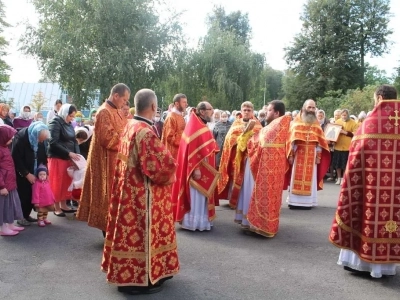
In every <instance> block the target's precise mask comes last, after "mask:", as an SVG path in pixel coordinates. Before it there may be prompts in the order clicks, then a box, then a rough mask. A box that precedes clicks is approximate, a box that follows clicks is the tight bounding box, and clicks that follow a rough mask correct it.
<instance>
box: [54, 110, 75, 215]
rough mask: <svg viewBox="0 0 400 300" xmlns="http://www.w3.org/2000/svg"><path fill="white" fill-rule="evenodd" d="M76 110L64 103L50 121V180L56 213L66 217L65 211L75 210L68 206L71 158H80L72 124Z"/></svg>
mask: <svg viewBox="0 0 400 300" xmlns="http://www.w3.org/2000/svg"><path fill="white" fill-rule="evenodd" d="M76 112H77V110H76V107H75V106H73V105H71V104H63V106H61V109H60V112H59V113H58V115H57V116H55V117H54V119H53V120H51V121H50V123H49V131H50V139H49V149H48V151H47V156H48V161H49V164H48V170H49V181H50V187H51V190H52V191H53V193H54V198H55V201H56V203H55V211H54V214H55V215H56V216H59V217H65V212H74V210H71V209H70V208H69V207H68V206H67V200H69V199H70V198H71V193H70V192H69V191H68V188H69V186H70V185H71V182H72V180H71V177H69V175H68V172H67V168H68V167H70V166H71V165H72V162H71V160H79V156H78V154H79V153H80V152H79V146H78V142H77V141H76V139H75V130H74V128H73V127H72V125H71V122H72V120H73V119H74V117H75V114H76Z"/></svg>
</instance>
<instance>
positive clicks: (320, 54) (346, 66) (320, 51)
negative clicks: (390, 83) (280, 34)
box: [285, 0, 392, 99]
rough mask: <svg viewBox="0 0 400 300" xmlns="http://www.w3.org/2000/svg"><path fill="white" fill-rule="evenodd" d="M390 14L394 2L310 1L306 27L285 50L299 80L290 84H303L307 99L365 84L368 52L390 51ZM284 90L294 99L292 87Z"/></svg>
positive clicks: (304, 23)
mask: <svg viewBox="0 0 400 300" xmlns="http://www.w3.org/2000/svg"><path fill="white" fill-rule="evenodd" d="M389 17H390V8H389V0H309V1H308V2H307V4H306V5H305V7H304V12H303V14H302V16H301V20H302V21H303V26H302V31H301V33H300V34H298V35H297V36H296V37H295V38H294V42H293V44H292V45H291V46H290V47H288V48H286V49H285V51H286V56H285V57H286V60H287V63H288V64H289V68H290V69H291V70H292V71H293V73H294V75H293V76H294V77H295V78H296V80H295V81H296V82H297V84H296V85H294V86H293V85H286V88H288V87H295V88H298V87H302V88H301V89H299V91H300V94H299V98H302V99H304V98H305V99H307V98H320V97H323V96H324V94H325V92H326V91H329V90H333V91H337V90H343V91H346V90H347V89H354V88H357V87H361V88H362V87H363V86H364V82H365V79H364V75H365V72H366V66H365V63H364V57H365V55H367V54H371V55H374V56H379V55H382V54H383V53H384V52H386V51H387V50H388V46H389V44H390V43H389V41H388V37H389V35H390V34H391V33H392V31H391V30H389V29H388V22H389ZM292 83H293V81H292ZM285 93H286V94H288V98H290V97H292V96H291V94H292V93H293V90H290V89H289V90H285ZM305 93H307V94H305Z"/></svg>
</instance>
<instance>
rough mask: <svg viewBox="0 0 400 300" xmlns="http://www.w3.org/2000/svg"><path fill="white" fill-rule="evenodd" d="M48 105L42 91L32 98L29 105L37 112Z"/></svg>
mask: <svg viewBox="0 0 400 300" xmlns="http://www.w3.org/2000/svg"><path fill="white" fill-rule="evenodd" d="M45 103H46V98H45V97H44V94H43V92H42V91H38V92H37V93H36V94H35V95H33V97H32V101H31V103H30V104H29V105H30V106H31V107H32V108H33V109H34V110H35V111H37V112H40V111H41V110H42V107H43V105H44V104H45Z"/></svg>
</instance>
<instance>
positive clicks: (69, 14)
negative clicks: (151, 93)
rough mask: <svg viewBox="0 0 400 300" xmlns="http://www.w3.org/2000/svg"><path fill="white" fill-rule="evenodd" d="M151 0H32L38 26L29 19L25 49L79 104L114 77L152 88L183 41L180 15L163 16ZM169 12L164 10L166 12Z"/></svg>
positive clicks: (87, 102)
mask: <svg viewBox="0 0 400 300" xmlns="http://www.w3.org/2000/svg"><path fill="white" fill-rule="evenodd" d="M159 2H160V1H155V0H154V1H153V0H135V1H132V0H91V1H81V0H32V3H33V4H34V6H35V8H36V11H37V13H38V14H39V25H38V27H37V28H35V27H33V26H31V25H28V26H27V30H26V33H25V34H24V36H23V37H22V38H21V43H22V45H23V46H22V47H21V49H22V50H23V51H24V52H25V53H26V54H30V55H32V56H33V57H35V58H36V59H38V61H39V62H40V68H41V71H42V73H43V75H44V77H45V78H48V79H50V80H52V81H55V82H59V83H60V84H61V85H62V87H63V88H64V89H66V90H68V93H69V95H71V96H72V98H73V99H74V103H75V104H76V105H77V106H78V107H87V106H90V101H91V100H90V99H93V96H94V95H93V94H94V93H95V91H96V90H100V98H101V99H103V98H105V97H107V96H108V92H109V90H110V88H111V86H113V85H114V84H115V83H117V82H124V83H126V84H127V85H128V86H129V87H130V88H131V90H132V91H135V90H137V89H140V88H143V87H149V88H154V87H155V85H156V83H157V81H159V80H161V79H162V78H164V77H166V76H168V74H169V73H168V72H169V71H168V70H169V68H170V67H171V66H172V65H173V60H174V57H173V55H174V51H175V49H177V48H178V47H180V46H181V34H180V29H181V28H180V26H179V24H178V23H177V21H176V19H177V18H176V15H168V16H167V17H166V19H165V20H164V19H163V21H162V20H161V19H160V16H159V13H157V8H158V7H159ZM164 16H165V15H164Z"/></svg>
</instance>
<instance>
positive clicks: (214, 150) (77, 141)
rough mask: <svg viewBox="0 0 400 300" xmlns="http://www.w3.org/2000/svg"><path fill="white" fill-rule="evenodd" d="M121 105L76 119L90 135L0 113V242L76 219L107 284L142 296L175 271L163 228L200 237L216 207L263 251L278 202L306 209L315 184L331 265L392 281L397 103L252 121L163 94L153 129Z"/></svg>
mask: <svg viewBox="0 0 400 300" xmlns="http://www.w3.org/2000/svg"><path fill="white" fill-rule="evenodd" d="M130 96H131V91H130V89H129V87H128V86H127V85H125V84H122V83H120V84H117V85H115V86H114V87H113V88H112V89H111V93H110V96H109V97H108V99H106V101H105V102H104V103H103V104H102V105H101V106H100V107H99V108H98V109H97V110H95V111H92V112H91V113H90V116H89V118H90V121H89V122H93V123H91V124H85V123H84V122H83V120H82V114H79V113H80V112H79V111H78V110H77V108H76V107H75V106H74V105H71V104H62V103H60V102H59V101H57V102H56V103H55V106H54V111H53V112H52V117H49V116H48V122H47V125H46V124H45V123H44V122H43V121H42V120H43V116H40V115H36V116H35V117H36V119H35V120H31V119H30V118H29V116H30V108H29V107H28V106H25V107H24V108H23V109H22V110H21V115H20V117H16V118H14V120H13V121H12V120H11V118H9V117H8V115H7V113H8V111H7V110H9V108H8V107H7V106H6V105H4V104H1V106H0V116H1V119H2V121H3V123H4V124H2V125H0V150H1V151H0V158H1V162H2V163H1V166H0V171H1V172H0V175H1V176H0V192H1V196H0V197H1V198H0V200H1V202H0V225H1V232H0V234H1V235H3V236H12V235H17V234H18V233H19V232H20V231H22V230H23V229H24V227H23V226H29V225H30V223H32V222H37V223H38V226H40V227H45V226H46V225H49V224H51V222H50V221H49V220H48V218H47V215H48V212H49V211H53V212H54V214H55V215H56V216H61V217H62V216H65V215H66V214H68V213H74V212H75V211H76V209H75V206H78V207H77V211H76V218H77V219H78V220H81V221H85V222H87V223H88V225H89V226H91V227H95V228H98V229H99V230H101V231H102V232H103V235H104V237H105V242H104V251H103V260H102V264H101V268H102V270H103V271H104V272H105V273H106V274H107V281H108V282H109V283H112V284H115V285H117V286H118V290H119V291H120V292H123V293H128V294H147V293H155V292H158V291H160V290H161V289H162V288H163V283H164V282H165V281H166V280H168V279H171V278H172V277H173V276H174V275H175V274H177V273H178V271H179V260H178V252H177V244H176V233H175V224H174V223H176V222H177V223H179V224H180V226H181V227H182V228H183V229H186V230H191V231H196V230H199V231H204V230H211V229H212V227H213V225H214V219H215V218H216V217H217V215H216V210H215V207H216V206H218V205H220V202H221V201H222V200H227V201H228V203H229V206H230V207H231V208H232V210H233V211H234V212H233V216H232V219H233V221H234V222H236V223H238V224H240V226H241V227H242V228H243V230H246V231H249V232H253V233H255V234H258V235H262V236H264V237H267V238H273V237H274V236H275V235H276V234H277V233H278V230H279V217H280V210H281V206H282V194H283V190H288V197H287V199H286V202H287V205H288V207H289V208H290V209H298V210H309V209H312V208H313V207H315V206H317V205H318V201H317V194H318V193H317V191H318V190H320V189H323V185H324V179H325V180H327V181H334V182H335V184H336V185H338V186H339V187H340V197H339V202H338V208H337V212H336V215H335V218H334V221H333V225H332V229H331V234H330V236H329V238H330V240H331V242H332V243H333V244H334V245H336V246H338V247H339V248H341V249H342V250H341V251H340V255H339V261H338V264H340V265H343V266H344V267H345V269H346V270H349V271H352V272H368V273H370V274H371V276H373V277H381V276H383V275H394V274H395V264H396V263H398V262H399V259H398V255H397V254H398V252H399V249H400V248H399V246H398V245H397V243H398V236H399V235H400V194H399V192H400V190H399V188H397V185H396V182H398V181H399V180H400V171H397V170H399V169H400V168H399V167H400V165H399V164H400V157H398V154H397V150H398V148H399V147H400V142H398V140H399V138H398V136H399V128H398V126H399V119H400V115H398V113H399V111H400V107H399V106H400V101H398V100H396V99H397V92H396V90H395V89H394V87H392V86H389V85H383V86H380V87H379V88H378V89H377V90H376V92H375V94H374V97H375V107H374V108H373V109H372V108H371V109H372V110H371V111H370V112H369V113H368V116H367V114H366V113H365V112H361V113H360V115H359V117H358V118H356V117H355V116H353V115H350V112H349V111H348V110H347V109H342V110H339V109H338V110H336V111H335V112H334V116H332V118H331V119H328V117H327V116H326V114H325V112H324V111H323V110H321V109H318V108H317V105H316V102H315V101H314V100H312V99H308V100H306V101H305V102H304V105H303V107H302V108H301V109H300V110H299V111H293V112H287V111H286V109H285V104H284V102H283V101H280V100H273V101H271V102H270V103H268V105H266V106H264V107H263V109H261V110H260V111H255V110H254V106H253V104H252V103H251V102H249V101H245V102H243V103H242V105H241V108H240V110H239V111H233V112H232V113H230V112H229V111H224V110H218V109H214V108H213V106H212V105H211V103H209V102H207V101H201V102H200V103H198V104H197V105H196V106H195V107H189V105H188V99H187V97H186V96H185V95H184V94H177V95H175V97H174V98H173V103H172V104H171V106H170V108H169V110H168V113H167V116H166V119H165V121H162V120H161V114H162V111H161V110H160V109H159V108H158V102H157V97H156V95H155V93H154V92H153V91H152V90H149V89H142V90H139V91H138V92H137V93H136V94H135V95H134V97H133V98H134V111H132V109H130V108H129V98H130ZM28 109H29V110H28ZM132 113H133V115H132ZM17 119H18V121H17V122H16V120H17ZM74 122H75V124H73V123H74ZM15 124H17V126H18V127H17V128H15V127H16V125H15ZM92 125H94V126H92ZM74 127H75V128H74ZM10 148H11V150H10ZM86 159H87V163H86ZM3 161H4V163H3ZM77 190H78V191H79V192H78V193H77V194H76V193H75V194H74V191H75V192H76V191H77ZM70 199H74V200H79V202H78V203H75V204H77V205H75V206H74V205H71V203H72V202H71V201H69V202H68V200H70ZM32 209H34V210H36V212H37V218H33V217H31V216H30V214H31V212H32ZM14 220H18V221H17V224H19V225H20V226H17V225H15V224H14Z"/></svg>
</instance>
